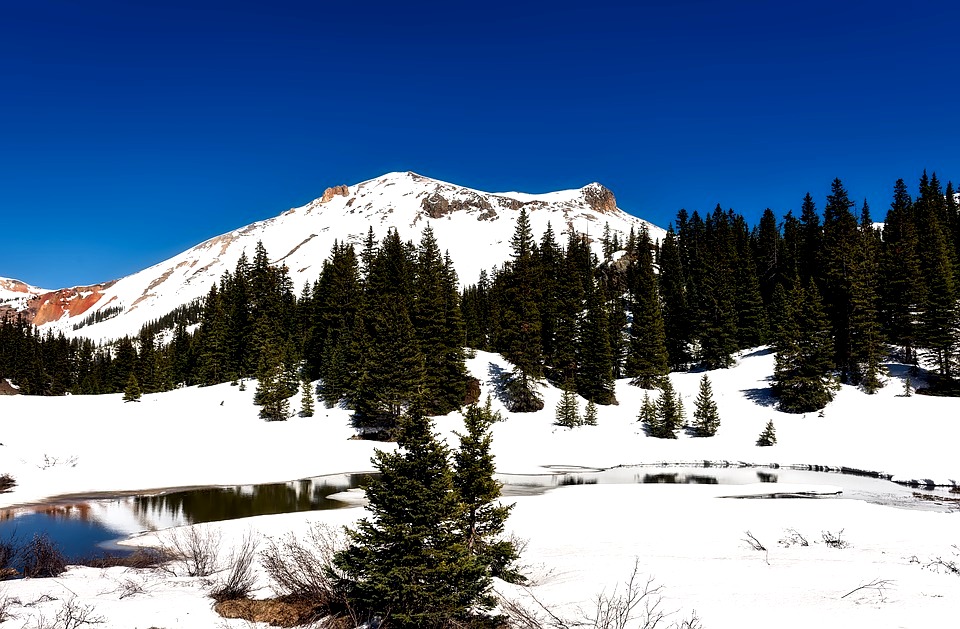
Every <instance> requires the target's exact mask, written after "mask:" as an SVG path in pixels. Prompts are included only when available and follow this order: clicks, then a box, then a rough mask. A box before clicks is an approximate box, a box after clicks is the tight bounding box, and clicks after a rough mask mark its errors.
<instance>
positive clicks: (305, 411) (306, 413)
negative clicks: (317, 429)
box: [300, 378, 313, 417]
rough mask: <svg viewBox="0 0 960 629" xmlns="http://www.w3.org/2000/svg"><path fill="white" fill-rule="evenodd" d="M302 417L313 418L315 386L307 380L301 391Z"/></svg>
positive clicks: (304, 381) (304, 380)
mask: <svg viewBox="0 0 960 629" xmlns="http://www.w3.org/2000/svg"><path fill="white" fill-rule="evenodd" d="M300 397H301V399H302V400H303V401H302V402H301V403H300V417H313V385H312V384H311V383H310V381H309V380H307V379H306V378H304V379H303V385H302V386H301V390H300Z"/></svg>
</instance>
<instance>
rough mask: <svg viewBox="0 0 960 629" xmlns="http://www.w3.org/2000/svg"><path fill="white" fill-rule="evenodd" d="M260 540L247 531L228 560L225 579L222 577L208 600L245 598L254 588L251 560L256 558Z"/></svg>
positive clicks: (254, 576) (255, 579)
mask: <svg viewBox="0 0 960 629" xmlns="http://www.w3.org/2000/svg"><path fill="white" fill-rule="evenodd" d="M259 546H260V538H259V536H258V535H257V534H256V533H254V532H253V531H249V530H248V531H247V533H246V534H245V535H244V536H243V539H242V540H240V543H239V544H237V546H235V547H234V549H233V550H232V551H231V553H230V559H229V560H228V565H229V567H228V569H227V574H226V577H222V578H221V579H220V580H219V581H218V583H217V585H216V587H214V589H213V591H211V592H210V598H212V599H213V600H215V601H217V602H221V601H229V600H235V599H239V598H246V597H247V596H248V595H249V594H250V592H252V591H253V589H254V588H255V587H256V584H257V577H256V575H255V574H254V572H253V560H254V559H255V558H256V556H257V548H258V547H259Z"/></svg>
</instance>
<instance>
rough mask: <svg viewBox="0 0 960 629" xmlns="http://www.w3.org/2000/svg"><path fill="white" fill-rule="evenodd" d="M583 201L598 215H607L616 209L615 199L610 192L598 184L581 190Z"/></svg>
mask: <svg viewBox="0 0 960 629" xmlns="http://www.w3.org/2000/svg"><path fill="white" fill-rule="evenodd" d="M583 199H584V200H585V201H586V202H587V204H588V205H589V206H590V207H591V208H592V209H593V210H594V211H595V212H599V213H600V214H609V213H611V212H614V211H615V210H616V209H617V199H616V197H614V196H613V193H612V192H610V190H609V189H608V188H607V187H605V186H602V185H600V184H598V183H592V184H590V185H589V186H587V187H585V188H584V189H583Z"/></svg>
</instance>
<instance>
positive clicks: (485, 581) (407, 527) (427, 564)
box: [334, 412, 493, 629]
mask: <svg viewBox="0 0 960 629" xmlns="http://www.w3.org/2000/svg"><path fill="white" fill-rule="evenodd" d="M397 442H398V444H399V446H400V450H398V451H396V452H383V451H377V453H376V455H375V456H374V458H373V465H374V467H375V468H376V470H377V471H378V472H379V473H380V475H379V477H378V478H376V479H374V480H373V481H371V482H370V484H369V486H368V487H367V498H368V499H369V505H368V507H367V511H368V512H369V513H370V517H369V518H364V519H362V520H360V521H359V522H358V523H357V525H356V527H354V528H351V529H349V530H348V535H349V539H350V544H349V547H348V548H347V549H346V550H344V551H342V552H340V553H338V554H337V555H336V556H335V558H334V562H335V564H336V566H337V567H338V569H339V570H341V571H342V572H343V574H344V583H343V585H344V586H345V589H346V591H347V597H348V599H349V600H350V603H351V606H352V607H353V608H354V610H356V611H357V612H359V613H360V614H361V615H363V616H365V617H369V618H371V619H377V620H378V621H379V622H380V623H389V624H390V626H391V627H400V628H403V629H406V628H420V627H441V626H449V624H451V623H452V622H455V621H464V620H466V619H467V618H468V617H469V616H471V615H472V614H473V613H475V611H476V610H478V609H488V608H489V607H491V606H492V603H493V601H492V600H491V598H490V596H489V590H490V586H491V580H490V579H491V577H490V573H491V570H490V565H489V564H487V563H485V560H484V559H483V558H481V557H479V556H478V555H475V554H473V553H472V552H471V550H470V548H469V547H468V541H469V539H468V538H465V531H464V523H465V516H464V506H463V503H462V502H461V499H460V495H459V494H458V492H457V491H456V487H455V485H454V482H453V475H452V474H451V470H450V465H449V452H448V451H447V449H446V448H445V447H444V446H443V445H442V444H441V443H439V442H438V441H437V439H436V438H435V437H434V435H433V433H432V430H431V425H430V422H429V420H428V419H427V418H426V417H424V416H423V415H422V414H420V413H417V412H414V413H413V414H410V415H404V416H403V419H402V420H401V422H400V430H399V434H398V439H397ZM478 493H479V492H478Z"/></svg>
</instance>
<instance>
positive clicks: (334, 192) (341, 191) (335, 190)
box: [320, 186, 350, 203]
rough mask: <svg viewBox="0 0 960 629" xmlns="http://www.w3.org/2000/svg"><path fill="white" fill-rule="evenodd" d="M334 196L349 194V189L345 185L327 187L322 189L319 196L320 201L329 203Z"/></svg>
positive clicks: (346, 195)
mask: <svg viewBox="0 0 960 629" xmlns="http://www.w3.org/2000/svg"><path fill="white" fill-rule="evenodd" d="M335 196H341V197H348V196H350V189H349V188H348V187H347V186H334V187H332V188H327V189H326V190H324V191H323V196H322V197H320V203H329V202H330V201H331V200H333V197H335Z"/></svg>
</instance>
